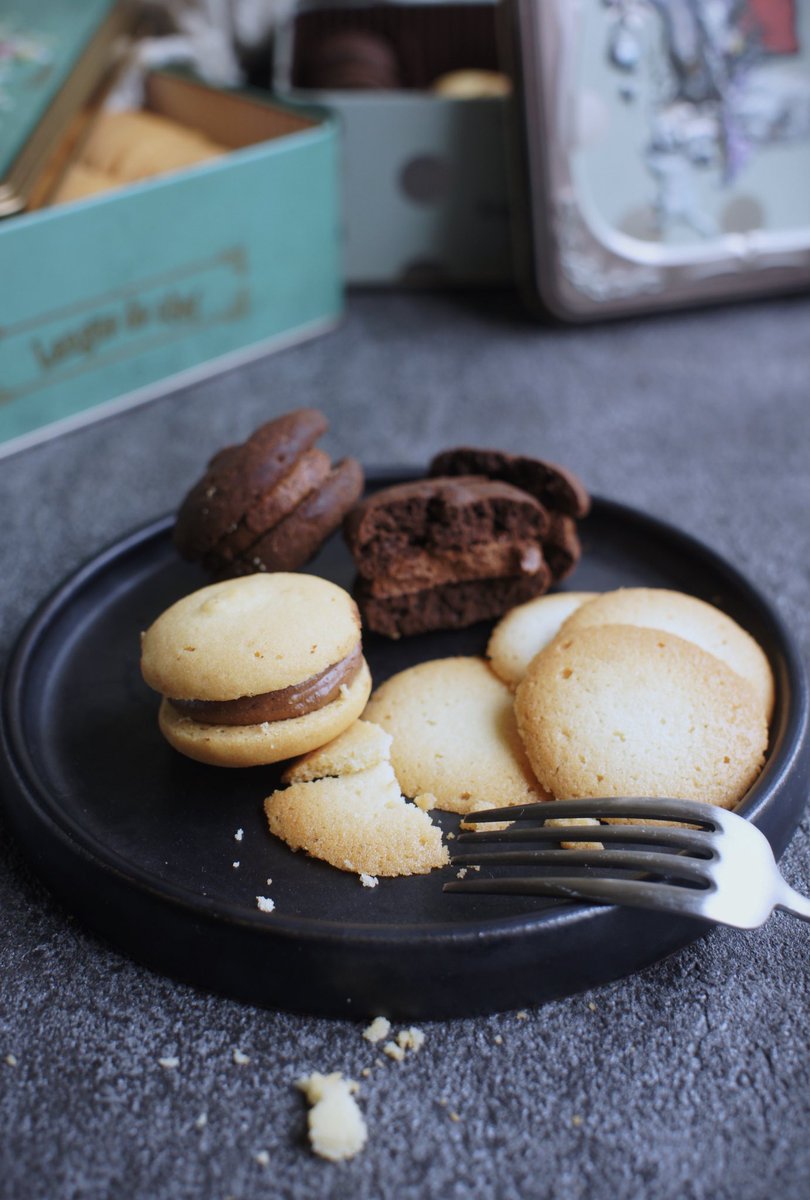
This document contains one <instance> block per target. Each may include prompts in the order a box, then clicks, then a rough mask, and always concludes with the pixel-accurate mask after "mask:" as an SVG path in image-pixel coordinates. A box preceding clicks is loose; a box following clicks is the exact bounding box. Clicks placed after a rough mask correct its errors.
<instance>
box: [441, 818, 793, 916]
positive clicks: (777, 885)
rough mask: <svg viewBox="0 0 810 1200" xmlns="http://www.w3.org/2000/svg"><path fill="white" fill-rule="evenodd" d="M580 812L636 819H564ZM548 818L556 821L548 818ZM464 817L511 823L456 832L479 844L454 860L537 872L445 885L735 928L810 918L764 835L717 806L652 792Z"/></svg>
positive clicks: (461, 838) (449, 888) (458, 863)
mask: <svg viewBox="0 0 810 1200" xmlns="http://www.w3.org/2000/svg"><path fill="white" fill-rule="evenodd" d="M581 817H591V818H594V817H596V818H608V819H610V818H616V817H627V818H633V821H634V823H633V824H629V825H613V824H610V825H600V826H599V828H598V829H597V828H596V827H594V826H593V825H591V826H588V825H574V824H571V825H561V824H559V823H558V822H559V820H560V819H566V818H568V819H569V820H570V819H573V818H581ZM550 819H553V820H554V821H555V824H554V825H546V824H544V821H545V820H550ZM466 820H468V821H470V822H472V821H474V822H475V824H476V825H479V824H481V823H486V822H490V821H498V822H502V821H510V822H512V824H511V825H510V827H509V828H508V829H500V830H492V831H490V830H483V831H477V832H475V833H473V832H462V833H459V834H458V840H459V841H462V842H464V843H465V844H470V843H474V844H475V846H476V850H475V852H474V853H462V854H455V855H453V857H452V858H451V860H450V861H451V864H452V865H454V866H458V867H468V868H469V867H470V866H472V865H476V866H477V867H479V868H481V869H487V868H489V867H494V866H509V867H519V866H530V867H533V868H537V871H536V874H533V875H531V876H528V877H526V876H521V877H516V876H514V875H512V876H501V877H492V878H490V877H488V876H485V875H481V874H478V875H477V876H476V877H475V878H469V879H468V878H462V879H457V880H453V882H451V883H446V884H445V885H444V891H446V892H497V893H501V894H513V895H530V896H562V897H565V898H566V899H569V900H588V901H592V902H595V903H598V904H623V905H630V906H633V907H637V908H647V909H658V910H662V911H664V912H671V913H675V914H677V915H678V916H691V917H698V918H702V919H703V920H705V921H712V922H715V923H716V924H720V925H734V926H736V927H737V928H739V929H755V928H756V927H757V926H759V925H762V924H764V922H765V921H767V919H768V917H770V915H771V913H772V912H773V910H774V909H775V908H781V909H784V910H785V912H789V913H792V914H793V915H794V916H796V917H801V918H802V919H803V920H805V921H810V899H808V898H807V897H806V896H803V895H801V894H800V893H799V892H797V891H795V890H794V889H793V888H792V887H790V886H789V884H788V883H786V882H785V880H784V879H783V878H782V875H781V874H780V872H779V868H778V867H777V865H776V861H775V859H774V856H773V852H772V850H771V847H770V845H769V843H768V840H767V838H766V837H765V835H764V834H762V833H760V831H759V830H758V829H757V828H756V826H755V825H752V824H751V823H750V822H749V821H746V820H745V819H744V818H743V817H740V816H738V815H737V814H736V813H733V812H728V811H726V810H725V809H722V808H717V807H715V806H714V805H711V804H702V803H699V802H697V801H694V800H661V799H655V798H653V797H649V796H645V797H638V798H636V797H630V798H625V797H608V798H605V799H600V800H554V801H552V802H550V803H540V804H524V805H516V806H515V807H513V808H499V809H488V810H486V811H484V812H476V813H475V814H471V815H470V816H469V817H467V818H466ZM528 821H531V822H532V824H530V825H527V824H525V822H528ZM661 821H670V822H671V821H677V822H686V823H688V825H689V826H691V828H673V827H671V826H667V825H662V824H656V822H661ZM636 822H640V823H636ZM695 826H697V828H695ZM594 838H598V839H599V841H600V842H601V843H602V844H603V849H587V850H562V849H538V850H531V849H520V850H503V851H502V850H495V851H487V850H484V851H483V852H481V851H480V850H479V849H478V847H479V845H481V844H482V843H485V842H486V843H489V842H501V843H508V844H515V843H526V842H546V841H560V840H562V841H565V842H582V841H587V842H592V841H593V840H594ZM572 868H573V869H572ZM631 872H632V873H635V874H629V873H631ZM639 873H641V874H642V877H641V878H639ZM617 876H618V877H617Z"/></svg>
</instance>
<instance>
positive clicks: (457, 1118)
mask: <svg viewBox="0 0 810 1200" xmlns="http://www.w3.org/2000/svg"><path fill="white" fill-rule="evenodd" d="M447 1115H448V1117H449V1118H450V1120H451V1121H460V1120H461V1114H460V1113H457V1112H456V1110H455V1109H454V1108H451V1109H450V1111H449V1112H448V1114H447Z"/></svg>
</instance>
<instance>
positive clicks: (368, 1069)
mask: <svg viewBox="0 0 810 1200" xmlns="http://www.w3.org/2000/svg"><path fill="white" fill-rule="evenodd" d="M360 1074H361V1075H362V1076H363V1078H364V1079H368V1077H369V1076H370V1075H371V1067H363V1070H362V1071H361V1072H360Z"/></svg>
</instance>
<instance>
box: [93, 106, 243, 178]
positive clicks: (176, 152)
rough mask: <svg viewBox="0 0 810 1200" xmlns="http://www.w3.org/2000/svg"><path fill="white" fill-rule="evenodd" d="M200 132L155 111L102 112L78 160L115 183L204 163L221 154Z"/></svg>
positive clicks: (220, 150) (220, 147)
mask: <svg viewBox="0 0 810 1200" xmlns="http://www.w3.org/2000/svg"><path fill="white" fill-rule="evenodd" d="M224 152H225V151H224V147H222V146H218V145H216V144H215V143H214V142H212V141H210V140H209V139H208V138H207V137H206V136H205V135H204V134H202V133H199V132H198V131H197V130H194V129H189V128H187V127H186V126H184V125H179V124H178V123H177V122H175V121H170V120H168V119H167V118H166V117H162V116H159V115H158V114H157V113H149V112H135V111H132V112H130V111H127V112H109V113H102V114H101V116H100V117H99V118H98V120H97V121H96V123H95V125H94V126H93V129H92V131H91V133H90V136H89V137H88V139H87V141H86V143H85V145H84V146H83V148H82V151H81V161H82V163H83V164H84V165H85V166H88V167H92V168H93V169H94V170H96V171H101V172H103V173H104V174H106V175H111V176H113V177H114V178H115V179H117V180H118V181H119V182H128V183H131V182H135V181H136V180H139V179H146V178H149V177H150V176H152V175H160V174H163V173H164V172H166V171H176V170H179V169H181V168H183V167H189V166H193V165H194V164H195V163H198V162H205V161H206V160H208V159H210V158H216V157H217V156H218V155H220V154H222V153H224Z"/></svg>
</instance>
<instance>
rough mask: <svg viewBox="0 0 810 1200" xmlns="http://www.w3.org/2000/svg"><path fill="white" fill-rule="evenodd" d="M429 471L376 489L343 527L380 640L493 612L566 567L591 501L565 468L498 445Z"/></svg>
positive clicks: (541, 587) (461, 454)
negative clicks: (507, 451) (419, 477)
mask: <svg viewBox="0 0 810 1200" xmlns="http://www.w3.org/2000/svg"><path fill="white" fill-rule="evenodd" d="M429 474H430V477H429V478H428V479H423V480H417V481H415V482H413V483H405V484H399V485H397V486H394V487H390V488H385V489H383V490H382V491H379V492H376V493H375V494H374V495H372V496H370V497H369V498H367V499H366V500H365V501H363V502H362V503H361V504H359V505H358V506H357V507H356V508H355V509H354V510H353V511H352V512H351V513H350V515H349V517H348V518H347V520H346V523H345V526H344V534H345V537H346V541H347V544H348V546H349V549H350V551H351V554H352V557H353V559H354V562H355V566H356V568H357V572H358V581H357V584H356V588H355V594H356V597H357V601H358V604H359V606H360V610H361V612H362V614H363V619H364V621H365V623H366V625H367V626H368V627H369V628H370V629H372V630H374V631H375V632H377V633H382V634H384V635H386V636H388V637H401V636H404V635H410V634H416V633H424V632H427V631H430V630H436V629H457V628H463V627H465V626H468V625H472V624H474V623H475V622H477V621H482V620H488V619H492V618H494V617H498V616H500V615H501V614H503V613H504V612H506V611H507V610H508V609H510V608H512V607H513V606H514V605H516V604H520V603H522V602H524V601H525V600H528V599H530V598H531V597H533V596H538V595H541V594H542V593H543V592H545V591H547V590H548V588H549V587H550V586H551V584H553V583H557V582H559V581H560V580H562V579H564V578H565V577H566V576H567V575H569V574H570V572H571V571H572V570H573V568H574V566H575V565H576V562H577V560H578V558H579V554H580V543H579V538H578V535H577V521H578V520H579V519H580V518H582V517H583V516H585V515H586V514H587V512H588V508H589V498H588V494H587V492H586V491H585V489H584V487H583V486H582V484H581V483H580V482H579V480H578V479H577V478H576V477H575V476H574V475H573V474H572V473H571V472H570V471H567V470H565V469H564V468H562V467H557V466H555V465H553V464H551V463H546V462H542V461H541V460H538V459H529V458H524V457H520V456H517V455H509V454H502V453H499V452H497V451H485V450H471V449H459V450H450V451H447V452H445V453H443V454H441V455H439V456H438V457H437V458H436V459H434V460H433V462H432V463H431V466H430V473H429Z"/></svg>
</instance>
